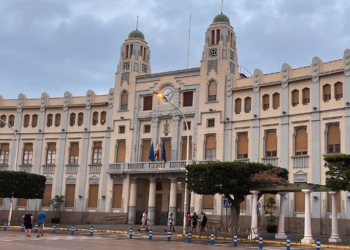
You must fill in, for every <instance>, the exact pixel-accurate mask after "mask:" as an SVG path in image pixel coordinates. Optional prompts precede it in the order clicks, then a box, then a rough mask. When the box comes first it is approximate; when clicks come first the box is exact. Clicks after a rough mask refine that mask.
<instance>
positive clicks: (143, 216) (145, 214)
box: [141, 210, 147, 230]
mask: <svg viewBox="0 0 350 250" xmlns="http://www.w3.org/2000/svg"><path fill="white" fill-rule="evenodd" d="M141 223H142V225H141V230H146V225H147V210H145V212H143V214H142V219H141Z"/></svg>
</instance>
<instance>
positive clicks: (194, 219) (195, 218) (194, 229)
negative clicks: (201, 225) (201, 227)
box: [192, 212, 198, 231]
mask: <svg viewBox="0 0 350 250" xmlns="http://www.w3.org/2000/svg"><path fill="white" fill-rule="evenodd" d="M197 221H198V215H197V214H196V212H194V213H193V216H192V231H197Z"/></svg>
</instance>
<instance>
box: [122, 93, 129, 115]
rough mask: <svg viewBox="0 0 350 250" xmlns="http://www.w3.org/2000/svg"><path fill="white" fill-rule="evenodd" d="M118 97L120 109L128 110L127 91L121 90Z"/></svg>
mask: <svg viewBox="0 0 350 250" xmlns="http://www.w3.org/2000/svg"><path fill="white" fill-rule="evenodd" d="M120 99H121V101H120V110H128V92H127V91H123V93H122V94H121V98H120Z"/></svg>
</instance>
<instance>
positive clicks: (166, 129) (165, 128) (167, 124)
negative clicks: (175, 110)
mask: <svg viewBox="0 0 350 250" xmlns="http://www.w3.org/2000/svg"><path fill="white" fill-rule="evenodd" d="M170 128H171V123H170V122H169V121H168V120H165V122H164V123H163V133H164V135H165V136H167V135H168V134H169V133H170Z"/></svg>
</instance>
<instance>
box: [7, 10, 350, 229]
mask: <svg viewBox="0 0 350 250" xmlns="http://www.w3.org/2000/svg"><path fill="white" fill-rule="evenodd" d="M146 38H147V34H146V35H144V34H143V33H142V32H141V31H139V30H134V31H132V32H130V34H129V35H128V37H127V38H126V39H125V41H124V43H123V44H122V46H121V49H120V58H119V64H118V68H117V72H116V73H115V82H114V86H111V88H110V89H109V91H108V93H106V94H105V95H96V94H95V93H94V91H93V90H87V93H86V96H72V94H71V93H70V92H69V90H67V92H65V93H64V95H63V97H50V96H49V95H48V94H46V93H43V94H42V95H41V97H40V98H37V99H29V98H27V97H26V95H25V93H23V94H19V96H18V98H17V99H4V98H3V97H2V96H0V119H1V120H3V121H5V122H6V123H8V124H9V125H10V126H12V128H13V129H14V131H15V132H16V134H17V136H18V140H17V139H16V136H15V135H14V132H13V131H12V129H11V128H9V127H8V126H7V125H6V124H5V123H4V122H2V123H0V170H2V171H4V170H5V171H6V170H15V171H25V172H30V173H37V174H42V175H44V176H46V177H47V182H46V189H45V195H44V198H43V199H42V200H25V199H15V200H14V217H13V221H15V220H17V221H19V215H22V214H23V211H24V210H26V211H37V210H39V209H41V208H42V209H44V210H47V211H51V210H52V207H50V200H51V199H52V198H53V197H54V196H55V195H65V203H64V205H63V208H62V209H61V211H62V212H61V213H63V214H64V216H62V218H61V220H62V221H63V222H66V223H70V222H71V223H80V222H81V223H89V222H90V223H114V222H116V221H117V220H121V221H123V222H124V223H132V224H134V223H140V220H141V215H142V212H143V211H144V210H148V216H149V218H150V220H149V223H150V224H165V223H166V220H167V216H168V213H169V212H173V213H174V214H175V217H176V221H177V224H182V218H183V211H184V195H185V169H184V166H185V164H186V151H187V148H186V145H187V138H189V161H190V163H204V162H209V161H252V162H263V163H266V164H272V165H275V166H278V167H282V168H286V169H288V171H289V173H290V174H289V182H290V183H314V184H325V178H326V176H325V171H326V168H325V167H324V161H323V157H324V156H325V155H328V154H334V153H347V154H349V153H350V140H349V139H347V140H346V138H350V50H346V51H345V52H344V53H343V57H342V58H340V59H339V60H335V61H331V62H323V61H322V60H321V59H320V58H319V57H314V58H312V59H311V58H310V62H305V65H306V66H305V67H302V68H295V69H293V68H292V67H291V66H290V65H288V64H287V63H285V64H283V65H281V70H280V71H279V72H274V73H264V72H262V71H261V70H260V69H258V68H257V69H255V70H254V72H253V74H252V75H251V76H250V75H247V74H243V73H241V72H242V71H241V70H240V66H239V62H238V59H237V52H238V49H237V47H236V35H235V31H234V28H233V27H232V26H231V24H230V20H229V18H228V17H227V16H226V15H224V14H222V13H221V14H219V15H217V16H215V18H214V19H213V21H212V23H211V24H210V25H209V27H208V29H207V30H206V31H205V45H204V48H203V54H202V59H201V61H200V62H199V67H197V68H190V69H179V70H176V71H170V72H160V73H152V72H151V51H150V47H149V45H148V43H147V39H146ZM241 56H244V55H241ZM111 73H112V72H111ZM154 92H160V93H164V94H166V98H167V100H168V101H164V100H163V99H161V98H159V97H158V96H157V95H155V94H154ZM168 102H171V104H173V105H175V106H176V107H178V108H179V109H180V110H181V112H182V113H183V115H184V116H185V117H186V120H185V119H183V116H182V114H181V113H180V112H179V111H178V110H177V109H176V108H174V107H173V106H172V105H171V104H170V103H168ZM186 123H187V126H188V130H187V129H186ZM188 134H189V137H187V136H188ZM151 146H153V147H154V150H155V151H156V150H157V149H159V157H158V159H156V160H155V161H150V160H149V153H150V147H151ZM16 151H17V152H18V154H16ZM16 155H17V164H16V165H15V162H16V159H15V157H16ZM163 158H165V160H163ZM266 196H267V195H266ZM304 196H305V193H303V192H296V193H288V194H287V195H286V205H285V216H286V217H288V218H289V223H288V225H287V227H289V229H288V230H290V231H293V228H294V227H293V225H299V224H298V221H299V220H300V219H301V220H302V217H304V212H305V211H304V209H305V199H304ZM348 196H349V195H348V194H347V193H346V192H341V193H339V194H338V195H337V210H338V211H337V213H338V217H339V218H340V219H347V218H349V217H350V199H349V197H348ZM279 197H280V196H279V195H276V199H277V201H278V200H279V199H280V198H279ZM266 198H267V197H264V198H261V200H260V203H261V205H263V204H264V200H266ZM310 200H311V214H312V219H317V220H321V219H329V218H330V215H331V210H332V203H331V195H330V194H327V193H320V192H313V193H312V194H311V199H310ZM187 201H188V203H187V206H188V207H187V209H188V210H189V211H191V212H193V211H195V212H197V213H198V212H199V213H200V212H201V211H204V212H205V213H207V214H208V215H209V217H210V219H211V220H213V221H214V220H218V221H222V223H223V221H224V219H222V218H224V216H225V213H226V212H225V208H224V207H223V197H222V196H221V195H219V194H216V195H205V196H203V195H198V194H194V193H190V192H189V193H188V197H187ZM251 204H252V202H251V197H250V196H247V197H246V200H245V202H244V204H242V207H241V210H242V218H243V219H244V218H245V217H249V216H250V215H251V209H252V205H251ZM9 207H10V199H9V198H0V209H1V210H0V215H1V217H2V218H3V220H6V219H7V216H8V210H9ZM278 210H279V209H278ZM277 215H278V211H277ZM16 216H17V217H18V218H17V217H16ZM247 221H248V220H247ZM242 223H243V224H244V223H245V222H244V220H243V222H242ZM249 223H250V222H249ZM249 223H248V224H249ZM329 224H330V222H329ZM327 225H328V224H327ZM340 227H342V226H341V225H340ZM315 230H316V231H317V228H316V229H315ZM344 230H345V229H344ZM321 231H322V230H321Z"/></svg>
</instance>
